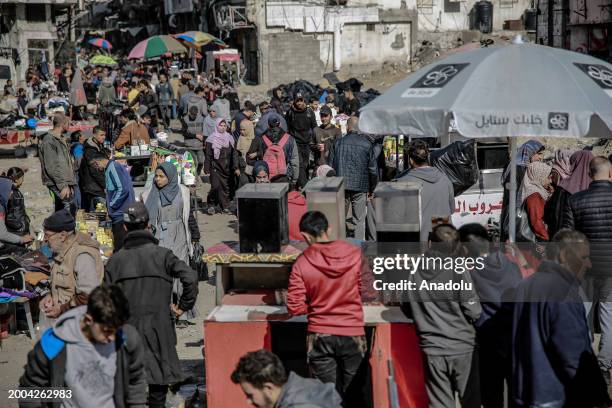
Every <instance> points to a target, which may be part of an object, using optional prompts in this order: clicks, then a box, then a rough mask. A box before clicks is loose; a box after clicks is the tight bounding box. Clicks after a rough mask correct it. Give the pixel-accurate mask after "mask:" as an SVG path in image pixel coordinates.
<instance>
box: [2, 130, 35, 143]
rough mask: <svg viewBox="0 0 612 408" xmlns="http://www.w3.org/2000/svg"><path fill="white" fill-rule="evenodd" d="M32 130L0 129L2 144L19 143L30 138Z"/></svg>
mask: <svg viewBox="0 0 612 408" xmlns="http://www.w3.org/2000/svg"><path fill="white" fill-rule="evenodd" d="M31 135H32V132H31V131H30V130H17V129H0V144H17V143H22V142H25V141H28V140H30V136H31Z"/></svg>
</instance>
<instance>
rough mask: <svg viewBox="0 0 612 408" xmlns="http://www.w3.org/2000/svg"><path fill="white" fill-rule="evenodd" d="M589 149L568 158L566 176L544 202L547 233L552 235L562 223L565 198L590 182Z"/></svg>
mask: <svg viewBox="0 0 612 408" xmlns="http://www.w3.org/2000/svg"><path fill="white" fill-rule="evenodd" d="M593 157H594V156H593V152H591V151H590V150H578V151H577V152H574V153H573V154H572V155H571V156H570V158H569V161H568V162H569V166H570V171H569V175H568V176H567V177H564V178H562V179H561V180H559V181H558V182H557V184H556V188H555V192H554V193H553V195H552V197H551V198H550V200H549V201H548V202H547V203H546V210H545V212H546V218H545V221H546V225H547V226H548V233H549V235H550V236H551V237H552V236H554V235H555V234H556V233H557V231H559V230H560V229H561V226H562V225H563V213H564V211H565V206H566V205H567V200H568V199H569V198H570V196H572V195H574V194H576V193H577V192H579V191H582V190H586V189H587V188H588V187H589V184H590V183H591V177H590V176H589V164H590V163H591V159H592V158H593ZM552 176H553V184H554V181H555V179H554V177H555V166H554V165H553V171H552Z"/></svg>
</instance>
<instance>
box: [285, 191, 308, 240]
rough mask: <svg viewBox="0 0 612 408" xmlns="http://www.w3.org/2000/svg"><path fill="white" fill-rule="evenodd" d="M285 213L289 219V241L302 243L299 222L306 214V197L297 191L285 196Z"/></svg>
mask: <svg viewBox="0 0 612 408" xmlns="http://www.w3.org/2000/svg"><path fill="white" fill-rule="evenodd" d="M287 204H288V207H287V212H288V217H289V239H290V240H291V241H303V240H304V238H303V237H302V235H300V220H301V219H302V216H303V215H304V214H306V212H307V211H308V208H307V207H306V197H304V196H303V195H302V194H301V193H300V192H299V191H290V192H289V194H287Z"/></svg>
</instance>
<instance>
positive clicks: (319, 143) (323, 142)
mask: <svg viewBox="0 0 612 408" xmlns="http://www.w3.org/2000/svg"><path fill="white" fill-rule="evenodd" d="M316 102H317V103H319V101H316ZM319 116H320V120H321V125H320V126H318V127H316V128H315V130H314V135H313V140H312V144H311V148H312V151H313V153H314V157H315V165H316V166H317V167H318V166H323V165H324V164H327V160H328V159H329V152H330V150H331V149H332V146H333V145H334V143H335V142H336V140H338V139H340V138H341V137H342V131H341V130H340V129H339V128H337V127H336V126H334V125H332V123H331V120H332V111H331V109H330V108H329V107H328V106H325V105H324V106H323V107H321V109H320V110H319Z"/></svg>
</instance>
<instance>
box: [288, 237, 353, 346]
mask: <svg viewBox="0 0 612 408" xmlns="http://www.w3.org/2000/svg"><path fill="white" fill-rule="evenodd" d="M361 268H362V253H361V248H359V247H356V246H354V245H351V244H349V243H348V242H346V241H341V240H337V241H332V242H327V243H317V244H313V245H311V246H309V247H308V248H307V249H306V250H305V251H304V252H302V254H301V255H300V256H299V257H298V258H297V260H296V261H295V263H294V264H293V268H292V270H291V275H290V276H289V289H288V292H287V310H288V311H289V314H291V315H292V316H299V315H308V332H310V333H322V334H333V335H338V336H363V335H364V320H363V306H362V302H361V292H362V290H363V287H362V280H361Z"/></svg>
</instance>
